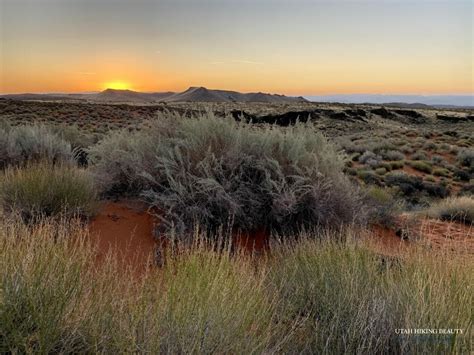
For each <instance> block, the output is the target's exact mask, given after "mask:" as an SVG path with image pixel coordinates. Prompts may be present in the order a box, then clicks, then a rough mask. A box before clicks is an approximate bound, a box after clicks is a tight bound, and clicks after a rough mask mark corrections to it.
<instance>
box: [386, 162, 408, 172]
mask: <svg viewBox="0 0 474 355" xmlns="http://www.w3.org/2000/svg"><path fill="white" fill-rule="evenodd" d="M389 164H390V166H391V168H392V170H393V169H401V168H403V166H404V165H405V161H404V160H396V161H391V162H389Z"/></svg>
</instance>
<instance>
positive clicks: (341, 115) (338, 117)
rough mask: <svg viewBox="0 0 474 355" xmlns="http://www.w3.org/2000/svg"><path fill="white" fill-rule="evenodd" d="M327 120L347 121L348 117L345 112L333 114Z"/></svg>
mask: <svg viewBox="0 0 474 355" xmlns="http://www.w3.org/2000/svg"><path fill="white" fill-rule="evenodd" d="M329 118H332V119H334V120H347V119H348V118H349V116H347V114H346V113H345V112H334V113H331V114H330V115H329Z"/></svg>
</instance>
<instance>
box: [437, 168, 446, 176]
mask: <svg viewBox="0 0 474 355" xmlns="http://www.w3.org/2000/svg"><path fill="white" fill-rule="evenodd" d="M433 175H435V176H444V177H448V176H449V170H448V169H446V168H434V169H433Z"/></svg>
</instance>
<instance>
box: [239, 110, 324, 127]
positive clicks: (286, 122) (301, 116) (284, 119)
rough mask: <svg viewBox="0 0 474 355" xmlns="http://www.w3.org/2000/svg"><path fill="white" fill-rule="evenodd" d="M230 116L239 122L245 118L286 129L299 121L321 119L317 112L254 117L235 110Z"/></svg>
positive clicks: (294, 112)
mask: <svg viewBox="0 0 474 355" xmlns="http://www.w3.org/2000/svg"><path fill="white" fill-rule="evenodd" d="M230 114H231V115H232V117H233V118H234V119H235V120H237V121H240V120H242V118H243V119H244V120H245V121H246V122H252V123H267V124H276V125H278V126H284V127H286V126H290V125H294V124H295V123H296V122H297V121H299V122H307V121H308V120H311V119H317V118H319V116H318V115H317V114H316V112H315V111H290V112H286V113H283V114H281V115H266V116H254V115H251V114H248V113H246V112H244V111H239V110H234V111H231V112H230Z"/></svg>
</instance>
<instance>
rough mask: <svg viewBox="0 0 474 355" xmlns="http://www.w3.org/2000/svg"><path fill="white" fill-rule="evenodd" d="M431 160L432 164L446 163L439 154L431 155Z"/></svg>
mask: <svg viewBox="0 0 474 355" xmlns="http://www.w3.org/2000/svg"><path fill="white" fill-rule="evenodd" d="M431 161H432V162H433V164H436V165H441V166H443V165H444V164H446V160H444V158H443V157H442V156H440V155H433V156H432V157H431Z"/></svg>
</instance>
